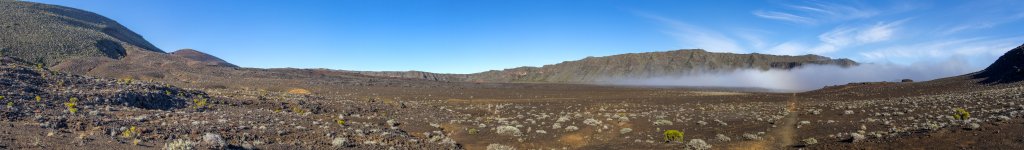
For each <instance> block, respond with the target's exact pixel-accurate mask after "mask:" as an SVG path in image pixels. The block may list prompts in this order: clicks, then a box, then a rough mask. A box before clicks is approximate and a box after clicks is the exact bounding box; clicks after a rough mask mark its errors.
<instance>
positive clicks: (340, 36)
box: [33, 0, 1024, 73]
mask: <svg viewBox="0 0 1024 150" xmlns="http://www.w3.org/2000/svg"><path fill="white" fill-rule="evenodd" d="M33 1H37V2H42V3H48V4H58V5H63V6H69V7H75V8H79V9H84V10H88V11H92V12H96V13H98V14H101V15H104V16H106V17H109V18H112V19H114V20H117V21H118V22H119V23H121V24H123V25H125V26H127V27H128V28H129V29H132V30H133V31H135V32H137V33H139V34H141V35H143V36H144V37H145V38H146V39H147V40H149V41H150V42H152V43H153V44H154V45H156V46H157V47H159V48H161V49H163V50H164V51H167V52H171V51H174V50H177V49H182V48H193V49H197V50H200V51H204V52H207V53H210V54H213V55H216V56H218V57H221V58H223V59H225V60H227V61H229V62H232V63H234V64H237V65H240V66H244V67H259V68H280V67H296V68H330V69H343V70H367V71H407V70H419V71H429V72H439V73H475V72H481V71H486V70H493V69H504V68H513V67H519V66H540V65H545V64H554V63H559V62H562V61H568V60H577V59H581V58H585V57H587V56H607V55H614V54H622V53H636V52H652V51H666V50H675V49H691V48H701V49H706V50H709V51H716V52H734V53H765V54H786V55H801V54H818V55H824V56H829V57H841V58H850V59H853V60H856V61H860V62H867V63H885V64H899V65H913V64H922V63H939V62H947V63H948V62H950V61H949V60H955V61H953V62H955V63H963V64H966V66H968V67H970V68H972V69H981V68H984V67H985V66H987V65H988V64H989V63H991V62H992V61H994V60H995V58H997V57H998V56H1000V55H1002V54H1003V53H1004V52H1006V51H1007V50H1009V49H1011V48H1013V47H1016V46H1019V45H1020V44H1022V43H1024V21H1021V20H1022V19H1024V9H1021V8H1024V1H1014V0H1007V1H990V0H976V1H941V0H940V1H931V0H929V1H669V0H651V1H605V0H571V1H570V0H566V1H552V0H516V1H499V0H466V1H446V0H427V1H422V0H408V1H369V0H368V1H347V0H330V1H328V0H324V1H267V0H246V1H241V0H217V1H207V0H173V1H171V0H96V1H82V0H33Z"/></svg>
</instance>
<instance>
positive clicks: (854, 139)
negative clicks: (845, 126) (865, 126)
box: [850, 133, 867, 142]
mask: <svg viewBox="0 0 1024 150" xmlns="http://www.w3.org/2000/svg"><path fill="white" fill-rule="evenodd" d="M864 139H867V137H865V136H864V135H862V134H860V133H850V142H860V141H864Z"/></svg>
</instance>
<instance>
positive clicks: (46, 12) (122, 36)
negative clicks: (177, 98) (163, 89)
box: [0, 1, 162, 65]
mask: <svg viewBox="0 0 1024 150" xmlns="http://www.w3.org/2000/svg"><path fill="white" fill-rule="evenodd" d="M132 47H134V48H138V49H142V50H146V51H154V52H162V51H161V50H160V49H158V48H156V47H155V46H153V45H152V44H150V43H149V42H147V41H146V40H145V39H143V38H142V36H139V35H138V34H136V33H135V32H132V31H131V30H128V29H127V28H125V27H124V26H122V25H121V24H118V23H117V22H116V21H114V20H110V19H109V18H106V17H103V16H100V15H98V14H95V13H92V12H88V11H83V10H79V9H74V8H69V7H63V6H56V5H47V4H39V3H33V2H21V1H0V53H3V55H4V56H12V57H18V58H21V59H24V60H27V61H30V62H32V63H45V64H51V65H52V64H56V63H57V62H60V61H63V60H64V59H67V58H80V57H106V58H113V59H119V58H122V57H124V56H125V55H126V54H127V52H125V49H128V48H132Z"/></svg>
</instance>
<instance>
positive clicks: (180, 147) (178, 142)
mask: <svg viewBox="0 0 1024 150" xmlns="http://www.w3.org/2000/svg"><path fill="white" fill-rule="evenodd" d="M195 147H196V143H194V142H192V141H188V140H184V139H175V140H173V141H171V142H170V143H167V144H164V150H193V149H196V148H195Z"/></svg>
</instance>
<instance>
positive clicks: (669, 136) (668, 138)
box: [664, 130, 683, 142]
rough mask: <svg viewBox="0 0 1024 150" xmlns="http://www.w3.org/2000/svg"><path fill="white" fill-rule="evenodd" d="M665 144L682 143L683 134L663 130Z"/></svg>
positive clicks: (676, 131)
mask: <svg viewBox="0 0 1024 150" xmlns="http://www.w3.org/2000/svg"><path fill="white" fill-rule="evenodd" d="M664 134H665V142H672V141H679V142H683V132H680V131H679V130H665V133H664Z"/></svg>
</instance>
